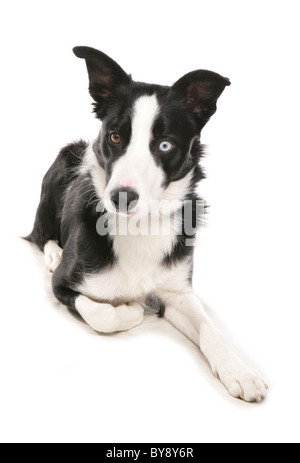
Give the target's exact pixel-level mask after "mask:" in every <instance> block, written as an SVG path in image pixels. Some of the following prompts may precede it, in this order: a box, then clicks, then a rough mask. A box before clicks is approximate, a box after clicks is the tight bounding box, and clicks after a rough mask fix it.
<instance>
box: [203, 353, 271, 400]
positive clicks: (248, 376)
mask: <svg viewBox="0 0 300 463" xmlns="http://www.w3.org/2000/svg"><path fill="white" fill-rule="evenodd" d="M212 370H213V373H214V375H215V376H216V377H217V378H219V379H220V381H221V382H222V383H223V384H224V386H225V387H226V388H227V389H228V391H229V393H230V394H231V395H232V396H233V397H236V398H240V399H242V400H244V401H245V402H261V401H262V400H263V399H265V398H266V396H267V393H268V389H269V388H268V386H267V385H266V383H265V382H264V381H263V379H262V378H261V376H260V374H259V373H258V372H257V371H255V370H253V369H251V368H249V367H247V366H246V365H245V364H243V362H242V361H241V360H239V359H238V358H237V357H235V356H231V357H228V358H225V359H224V358H223V359H222V361H221V362H219V364H218V365H212Z"/></svg>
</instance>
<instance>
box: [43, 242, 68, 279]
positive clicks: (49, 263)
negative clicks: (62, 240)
mask: <svg viewBox="0 0 300 463" xmlns="http://www.w3.org/2000/svg"><path fill="white" fill-rule="evenodd" d="M62 254H63V250H62V249H61V248H60V247H59V246H58V244H57V243H56V241H48V243H46V244H45V247H44V260H45V264H46V267H47V269H48V270H49V271H50V272H55V270H56V269H57V267H58V266H59V265H60V263H61V260H62Z"/></svg>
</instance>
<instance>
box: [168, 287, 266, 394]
mask: <svg viewBox="0 0 300 463" xmlns="http://www.w3.org/2000/svg"><path fill="white" fill-rule="evenodd" d="M160 297H161V298H162V300H163V302H164V303H165V306H166V309H165V318H166V319H167V320H168V321H169V322H170V323H172V324H173V325H174V326H175V327H176V328H177V329H179V331H181V332H182V333H183V334H185V335H186V336H187V337H188V338H190V339H191V340H192V341H193V342H194V343H195V344H197V345H198V346H199V347H200V349H201V351H202V352H203V354H204V355H205V357H206V358H207V360H208V362H209V364H210V366H211V368H212V371H213V373H214V375H215V376H216V377H218V378H219V379H220V380H221V382H222V383H223V384H224V385H225V387H226V388H227V389H228V391H229V393H230V394H231V395H232V396H234V397H240V398H241V399H243V400H245V401H247V402H254V401H261V400H262V399H264V398H265V396H266V394H267V389H268V387H267V386H266V385H265V383H264V381H263V380H262V379H261V377H260V375H259V374H258V373H257V372H256V371H255V370H253V369H252V368H249V367H248V366H247V365H246V364H245V363H244V362H243V361H242V360H240V358H239V357H238V356H237V355H236V354H235V353H234V352H233V351H232V350H231V348H230V347H229V346H227V344H226V343H225V342H224V341H223V339H222V337H221V335H220V333H219V332H218V330H217V329H216V328H215V327H214V325H213V323H212V321H211V320H210V319H209V317H208V315H207V314H206V312H205V310H204V307H203V305H202V304H201V302H200V301H199V299H198V297H197V296H196V295H195V294H194V293H193V292H187V293H182V294H179V293H171V292H168V293H164V294H161V295H160Z"/></svg>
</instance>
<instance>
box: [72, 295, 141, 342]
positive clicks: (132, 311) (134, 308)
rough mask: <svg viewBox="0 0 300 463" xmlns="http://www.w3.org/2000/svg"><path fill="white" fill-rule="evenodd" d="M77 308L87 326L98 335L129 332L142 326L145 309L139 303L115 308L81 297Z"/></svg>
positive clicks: (77, 301)
mask: <svg viewBox="0 0 300 463" xmlns="http://www.w3.org/2000/svg"><path fill="white" fill-rule="evenodd" d="M75 307H76V309H77V311H78V312H79V313H80V315H81V316H82V318H83V319H84V320H85V321H86V322H87V324H88V325H89V326H90V327H91V328H93V330H95V331H97V332H98V333H115V332H117V331H128V330H130V329H132V328H134V327H136V326H138V325H140V324H141V323H142V321H143V319H144V309H143V307H142V306H141V305H140V304H138V303H131V304H126V305H125V304H124V305H120V306H119V307H113V306H112V305H110V304H105V303H102V304H101V303H99V302H95V301H92V300H91V299H89V298H87V297H86V296H82V295H81V296H78V298H77V299H76V302H75Z"/></svg>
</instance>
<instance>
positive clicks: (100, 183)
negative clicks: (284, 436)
mask: <svg viewBox="0 0 300 463" xmlns="http://www.w3.org/2000/svg"><path fill="white" fill-rule="evenodd" d="M73 51H74V53H75V55H76V56H77V57H78V58H81V59H84V60H85V62H86V66H87V71H88V76H89V92H90V95H91V97H92V98H93V100H94V112H95V114H96V116H97V118H98V119H100V121H101V122H102V124H101V130H100V133H99V135H98V137H97V138H96V139H95V141H93V142H92V143H86V142H84V141H79V142H76V143H73V144H70V145H68V146H66V147H65V148H63V149H62V150H61V152H60V153H59V155H58V157H57V159H56V161H55V162H54V164H53V165H52V167H51V168H50V170H49V171H48V173H47V174H46V176H45V178H44V180H43V185H42V194H41V200H40V204H39V207H38V210H37V214H36V219H35V224H34V228H33V231H32V233H31V234H30V235H29V236H28V237H27V240H28V241H30V242H32V243H35V244H36V245H37V246H39V248H40V249H41V250H42V251H43V252H44V256H45V263H46V265H47V267H48V269H49V270H50V271H51V272H53V278H52V282H53V283H52V284H53V291H54V294H55V296H56V298H57V299H58V300H59V301H60V302H61V303H62V304H64V305H65V306H67V307H68V308H69V309H71V310H73V311H76V312H77V313H78V314H79V315H80V316H81V317H82V318H83V319H84V320H85V322H86V323H87V324H88V325H89V326H90V327H91V328H93V329H94V330H95V331H97V332H99V333H112V332H118V331H126V330H130V329H131V328H134V327H136V326H138V325H140V324H141V323H142V321H143V316H144V309H145V307H151V308H153V309H155V310H156V311H157V313H158V315H159V316H160V317H165V318H166V320H168V321H169V322H170V323H171V324H172V325H174V326H175V327H176V328H177V329H178V330H180V331H181V332H182V333H183V334H185V335H186V336H187V337H188V338H189V339H190V340H191V341H193V342H194V343H195V344H197V345H198V346H199V348H200V350H201V351H202V353H203V354H204V356H205V357H206V358H207V360H208V362H209V364H210V366H211V368H212V371H213V373H214V375H215V376H216V377H218V378H219V379H220V380H221V382H222V383H223V384H224V385H225V387H226V388H227V389H228V391H229V393H230V394H231V395H232V396H234V397H236V398H241V399H243V400H245V401H247V402H254V401H261V400H262V399H264V398H265V397H266V394H267V389H268V386H267V385H266V384H265V382H264V381H263V380H262V379H261V377H260V375H259V374H258V373H257V372H256V371H255V370H253V369H252V368H249V367H248V366H247V365H245V364H244V362H243V361H242V360H240V359H239V357H238V356H237V355H236V354H235V353H234V352H233V351H232V350H231V348H229V347H228V346H227V345H226V343H225V342H224V341H223V339H222V337H221V335H220V333H219V331H218V330H217V329H216V328H215V327H214V325H213V323H212V321H211V320H210V318H209V317H208V315H207V314H206V312H205V310H204V307H203V305H202V303H201V302H200V300H199V299H198V297H197V296H196V294H195V293H194V292H193V289H192V277H193V255H194V246H193V244H194V239H195V235H196V228H197V226H198V225H199V222H200V220H201V216H202V215H203V209H202V212H201V207H200V208H199V207H198V206H199V202H201V201H200V198H198V196H197V191H196V190H197V185H198V183H199V181H200V180H201V179H202V178H203V177H204V174H203V171H202V169H201V167H200V159H201V156H202V155H203V151H204V148H203V146H202V145H201V141H200V135H201V131H202V129H203V127H204V126H205V125H206V123H207V122H208V121H209V119H210V118H211V116H212V115H213V114H214V113H215V112H216V109H217V101H218V99H219V97H220V96H221V94H222V93H223V91H224V89H225V88H226V87H227V86H229V85H230V81H229V79H227V78H224V77H222V76H221V75H219V74H217V73H215V72H211V71H207V70H197V71H193V72H190V73H188V74H186V75H184V76H183V77H182V78H180V79H179V80H178V81H176V83H175V84H174V85H172V86H160V85H154V84H153V85H152V84H147V83H141V82H135V81H133V79H132V77H131V75H128V74H127V73H126V72H125V71H124V70H123V69H122V68H121V67H120V66H119V65H118V64H117V63H116V62H115V61H114V60H113V59H111V58H110V57H109V56H107V55H106V54H104V53H102V52H100V51H98V50H96V49H94V48H90V47H76V48H74V50H73ZM186 222H188V223H189V225H190V227H185V226H183V225H184V223H185V224H186ZM186 228H189V230H187V229H186Z"/></svg>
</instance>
